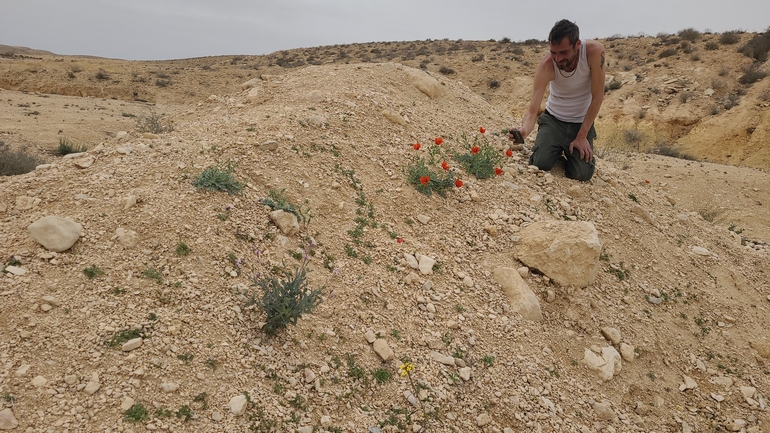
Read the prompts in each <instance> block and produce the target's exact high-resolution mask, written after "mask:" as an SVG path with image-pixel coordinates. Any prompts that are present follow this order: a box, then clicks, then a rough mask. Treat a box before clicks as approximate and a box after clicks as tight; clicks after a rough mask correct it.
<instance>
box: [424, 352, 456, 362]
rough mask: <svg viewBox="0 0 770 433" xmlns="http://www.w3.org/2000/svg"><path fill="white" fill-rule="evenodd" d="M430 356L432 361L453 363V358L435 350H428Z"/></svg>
mask: <svg viewBox="0 0 770 433" xmlns="http://www.w3.org/2000/svg"><path fill="white" fill-rule="evenodd" d="M430 356H431V358H433V360H434V361H436V362H439V363H441V364H444V365H455V359H454V358H453V357H451V356H447V355H443V354H441V353H439V352H436V351H431V352H430Z"/></svg>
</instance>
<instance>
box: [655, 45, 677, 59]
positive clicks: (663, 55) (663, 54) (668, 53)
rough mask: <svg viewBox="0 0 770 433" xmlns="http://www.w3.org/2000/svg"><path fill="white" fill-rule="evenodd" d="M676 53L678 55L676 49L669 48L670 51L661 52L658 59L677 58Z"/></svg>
mask: <svg viewBox="0 0 770 433" xmlns="http://www.w3.org/2000/svg"><path fill="white" fill-rule="evenodd" d="M676 53H677V51H676V49H674V48H669V49H667V50H663V51H661V52H660V54H658V58H659V59H663V58H666V57H671V56H675V55H676Z"/></svg>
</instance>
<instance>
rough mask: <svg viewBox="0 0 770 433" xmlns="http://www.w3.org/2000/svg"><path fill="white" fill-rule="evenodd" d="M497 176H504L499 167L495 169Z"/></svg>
mask: <svg viewBox="0 0 770 433" xmlns="http://www.w3.org/2000/svg"><path fill="white" fill-rule="evenodd" d="M495 174H496V175H498V176H500V175H501V174H503V170H500V168H499V167H495Z"/></svg>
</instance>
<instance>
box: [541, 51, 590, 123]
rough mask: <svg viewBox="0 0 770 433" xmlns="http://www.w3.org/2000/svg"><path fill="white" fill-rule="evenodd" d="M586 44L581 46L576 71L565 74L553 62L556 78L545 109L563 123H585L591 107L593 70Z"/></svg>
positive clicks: (551, 86) (551, 85)
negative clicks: (587, 54) (589, 65)
mask: <svg viewBox="0 0 770 433" xmlns="http://www.w3.org/2000/svg"><path fill="white" fill-rule="evenodd" d="M585 42H586V41H584V42H583V43H581V44H580V53H579V55H578V65H577V68H576V69H575V70H574V71H572V72H564V71H562V70H560V69H559V67H558V66H557V65H556V62H555V61H554V62H553V73H554V76H555V78H554V79H553V81H551V84H550V90H551V92H550V95H548V100H547V101H546V102H545V108H546V110H548V112H549V113H551V114H552V115H553V116H554V117H556V118H557V119H559V120H561V121H562V122H570V123H583V119H584V118H585V116H586V112H588V106H589V105H591V99H592V97H591V69H590V68H589V67H588V59H587V58H586V45H587V44H586V43H585ZM573 72H574V73H573Z"/></svg>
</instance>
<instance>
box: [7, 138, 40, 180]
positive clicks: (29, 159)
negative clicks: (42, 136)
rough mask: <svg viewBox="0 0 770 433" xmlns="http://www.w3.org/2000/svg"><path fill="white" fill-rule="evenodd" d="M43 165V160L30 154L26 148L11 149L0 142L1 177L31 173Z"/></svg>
mask: <svg viewBox="0 0 770 433" xmlns="http://www.w3.org/2000/svg"><path fill="white" fill-rule="evenodd" d="M43 163H44V161H43V160H42V158H39V157H37V156H35V155H32V154H31V153H29V150H28V149H27V148H26V147H22V148H19V149H11V148H10V147H9V146H7V145H6V144H5V143H3V142H2V141H0V176H16V175H18V174H25V173H29V172H31V171H32V170H34V169H35V167H37V166H38V165H40V164H43Z"/></svg>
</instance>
